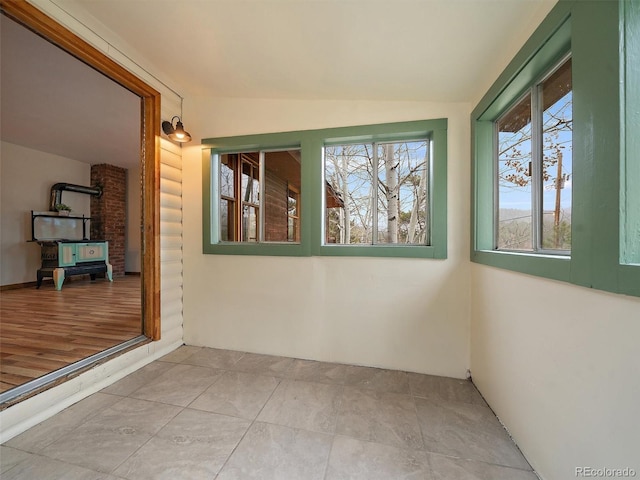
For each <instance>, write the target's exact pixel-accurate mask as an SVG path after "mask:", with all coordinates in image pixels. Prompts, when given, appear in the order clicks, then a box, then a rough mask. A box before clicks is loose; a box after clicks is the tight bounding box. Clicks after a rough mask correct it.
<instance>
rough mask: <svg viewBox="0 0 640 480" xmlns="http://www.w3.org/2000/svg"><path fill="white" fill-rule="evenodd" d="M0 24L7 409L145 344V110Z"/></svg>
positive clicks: (73, 61) (0, 377) (2, 378)
mask: <svg viewBox="0 0 640 480" xmlns="http://www.w3.org/2000/svg"><path fill="white" fill-rule="evenodd" d="M0 21H1V22H2V25H1V28H0V32H1V34H2V71H3V76H2V98H3V101H2V126H3V128H2V190H1V192H2V198H1V201H0V203H1V205H2V225H1V228H0V230H1V231H2V238H1V241H0V248H1V249H2V253H1V256H2V281H1V285H0V289H1V291H0V308H1V309H2V313H1V315H2V330H1V331H0V349H1V350H2V353H3V357H2V365H1V368H0V395H2V397H1V398H2V402H1V403H2V404H4V407H3V408H6V406H7V405H10V404H11V403H12V402H13V401H15V400H16V399H20V398H25V397H26V396H29V395H33V394H34V393H35V392H37V391H39V390H40V389H42V388H44V387H46V386H47V385H51V384H52V383H53V384H55V383H56V382H59V381H61V380H62V379H64V376H65V375H68V374H70V373H71V372H77V371H78V368H80V365H83V364H82V363H80V365H79V364H78V362H84V365H85V366H86V365H91V364H92V363H95V361H96V359H97V358H101V357H102V358H104V357H105V356H106V354H105V352H109V353H110V354H113V353H114V352H117V351H120V350H122V349H123V348H124V347H123V345H124V346H129V347H130V346H131V345H134V344H135V343H138V342H136V341H134V340H135V339H138V341H140V339H139V337H140V336H141V334H142V308H141V306H142V303H141V300H142V296H141V292H142V290H141V258H142V257H141V224H142V216H141V215H142V212H141V203H142V202H141V185H142V177H141V168H140V167H141V165H140V163H141V155H140V148H141V147H140V145H141V139H140V133H139V123H140V115H141V111H140V98H139V97H138V96H137V95H135V94H133V93H132V92H130V91H129V90H126V89H125V88H124V87H122V86H120V85H118V84H117V83H115V82H114V81H113V80H111V79H109V78H107V77H106V76H105V75H103V74H102V73H100V72H98V71H96V70H95V69H93V68H91V67H89V66H88V65H86V64H85V63H83V62H81V61H80V60H78V59H77V58H75V57H73V56H72V55H70V54H69V53H67V52H65V51H63V50H62V49H61V48H59V47H57V46H56V45H53V44H52V43H49V42H48V41H47V40H45V39H44V38H41V37H40V36H38V35H36V34H35V33H34V32H32V31H30V30H28V29H27V28H25V27H24V26H22V25H19V24H18V23H16V22H15V21H14V20H11V19H10V18H8V17H7V16H5V15H2V16H1V17H0ZM63 206H64V208H65V209H66V208H68V209H70V211H69V210H66V211H65V210H63V209H61V207H63ZM59 209H60V211H59ZM59 266H63V267H64V268H62V269H60V270H59V271H60V272H61V273H66V274H67V275H66V278H59V279H58V282H59V283H56V282H55V281H54V271H55V269H56V267H59ZM107 266H109V269H110V270H109V272H108V273H107ZM96 356H97V357H96ZM89 359H90V360H89Z"/></svg>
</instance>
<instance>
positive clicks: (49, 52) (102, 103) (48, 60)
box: [0, 15, 140, 168]
mask: <svg viewBox="0 0 640 480" xmlns="http://www.w3.org/2000/svg"><path fill="white" fill-rule="evenodd" d="M0 22H1V23H0V35H1V37H0V39H1V51H0V55H1V66H0V68H1V71H0V72H1V74H2V78H1V86H0V87H1V89H0V92H1V97H0V98H1V99H2V104H1V106H2V108H1V123H0V125H1V127H2V128H0V132H1V138H2V140H3V141H6V142H10V143H15V144H17V145H23V146H26V147H29V148H33V149H35V150H40V151H43V152H48V153H53V154H56V155H60V156H63V157H66V158H71V159H74V160H78V161H81V162H86V163H90V164H97V163H109V164H111V165H117V166H121V167H125V168H130V167H132V166H137V165H138V164H139V163H140V98H139V97H137V96H136V95H134V94H133V93H131V92H130V91H128V90H126V89H124V88H123V87H121V86H120V85H118V84H116V83H114V82H113V81H112V80H110V79H108V78H106V77H105V76H104V75H102V74H100V73H98V72H96V71H95V70H93V69H92V68H90V67H88V66H87V65H85V64H84V63H82V62H80V61H78V60H77V59H75V58H74V57H72V56H70V55H69V54H67V53H65V52H63V51H62V50H60V49H59V48H57V47H55V46H54V45H52V44H50V43H49V42H47V41H45V40H43V39H42V38H40V37H39V36H37V35H35V34H34V33H32V32H31V31H29V30H27V29H25V28H24V27H22V26H20V25H18V24H17V23H15V22H14V21H12V20H9V19H8V18H7V17H5V16H4V15H0Z"/></svg>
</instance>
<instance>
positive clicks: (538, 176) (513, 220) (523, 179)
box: [495, 58, 573, 254]
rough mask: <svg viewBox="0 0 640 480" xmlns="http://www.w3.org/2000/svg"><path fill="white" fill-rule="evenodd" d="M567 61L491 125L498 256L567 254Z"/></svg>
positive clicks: (569, 98) (570, 100) (569, 143)
mask: <svg viewBox="0 0 640 480" xmlns="http://www.w3.org/2000/svg"><path fill="white" fill-rule="evenodd" d="M572 105H573V97H572V86H571V59H570V58H568V59H565V60H563V61H562V62H561V63H560V65H559V66H557V68H554V69H553V70H552V71H551V72H550V73H549V74H548V75H547V76H546V77H545V78H544V79H543V80H542V81H541V82H539V83H536V84H534V85H533V86H532V87H531V88H530V89H529V90H528V91H527V92H526V93H525V95H524V96H523V97H522V98H521V99H520V100H519V101H518V102H517V103H516V104H515V105H513V106H512V107H511V108H510V109H509V110H507V112H506V113H504V114H503V115H502V116H501V117H500V118H499V119H498V120H497V121H496V122H495V131H496V140H495V142H496V144H497V149H496V163H497V166H496V175H497V178H496V184H497V196H496V197H497V201H496V203H497V205H496V207H497V208H496V215H497V222H496V223H497V228H496V248H497V249H498V250H512V251H528V252H545V253H564V254H567V253H569V252H570V250H571V171H572V163H573V161H572V151H573V148H572V131H573V114H572V111H573V109H572Z"/></svg>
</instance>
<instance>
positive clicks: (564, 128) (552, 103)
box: [540, 59, 573, 250]
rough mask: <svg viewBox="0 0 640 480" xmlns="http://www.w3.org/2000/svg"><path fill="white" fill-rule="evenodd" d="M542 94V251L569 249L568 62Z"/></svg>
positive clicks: (570, 131) (570, 150) (570, 123)
mask: <svg viewBox="0 0 640 480" xmlns="http://www.w3.org/2000/svg"><path fill="white" fill-rule="evenodd" d="M540 91H541V95H542V106H543V112H542V155H543V156H542V248H545V249H553V250H570V249H571V173H572V165H573V148H572V134H573V113H572V112H573V109H572V106H573V96H572V92H571V60H570V59H569V60H568V61H567V62H565V63H564V64H563V65H562V66H561V67H560V68H559V69H558V70H556V71H555V72H554V73H553V74H552V75H551V76H550V77H549V78H548V79H547V80H545V81H544V82H543V84H542V85H541V87H540Z"/></svg>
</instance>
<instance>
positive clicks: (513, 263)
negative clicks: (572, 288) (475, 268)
mask: <svg viewBox="0 0 640 480" xmlns="http://www.w3.org/2000/svg"><path fill="white" fill-rule="evenodd" d="M471 261H472V262H474V263H480V264H484V265H489V266H491V267H497V268H504V269H506V270H512V271H514V272H520V273H525V274H528V275H536V276H539V277H544V278H548V279H552V280H562V281H565V282H569V281H571V257H570V256H567V255H549V254H538V253H525V252H504V251H497V250H476V251H473V252H472V253H471Z"/></svg>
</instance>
